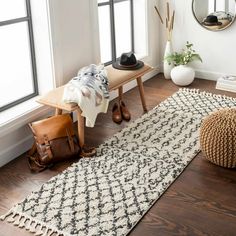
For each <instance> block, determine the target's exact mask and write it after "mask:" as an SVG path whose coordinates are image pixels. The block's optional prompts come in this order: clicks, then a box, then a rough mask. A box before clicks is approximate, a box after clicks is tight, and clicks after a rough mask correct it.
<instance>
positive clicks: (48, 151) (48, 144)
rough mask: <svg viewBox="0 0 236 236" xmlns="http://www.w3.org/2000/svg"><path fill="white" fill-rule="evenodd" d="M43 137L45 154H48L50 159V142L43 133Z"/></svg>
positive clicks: (51, 156)
mask: <svg viewBox="0 0 236 236" xmlns="http://www.w3.org/2000/svg"><path fill="white" fill-rule="evenodd" d="M43 138H44V143H45V148H46V152H47V155H48V157H49V158H50V159H52V158H53V155H52V151H51V146H50V143H49V141H48V136H47V135H46V134H45V135H44V136H43Z"/></svg>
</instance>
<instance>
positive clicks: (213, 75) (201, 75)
mask: <svg viewBox="0 0 236 236" xmlns="http://www.w3.org/2000/svg"><path fill="white" fill-rule="evenodd" d="M159 68H160V72H162V73H163V64H161V65H160V67H159ZM223 75H226V74H224V73H220V72H212V71H207V70H195V77H196V78H198V79H205V80H211V81H217V79H218V78H219V77H221V76H223Z"/></svg>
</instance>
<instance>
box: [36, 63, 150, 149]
mask: <svg viewBox="0 0 236 236" xmlns="http://www.w3.org/2000/svg"><path fill="white" fill-rule="evenodd" d="M106 69H107V73H108V81H109V90H110V91H112V90H116V89H118V90H119V99H122V94H123V85H125V84H126V83H128V82H130V81H132V80H134V79H136V80H137V83H138V87H139V92H140V97H141V101H142V106H143V110H144V111H147V107H146V102H145V97H144V89H143V82H142V79H141V77H142V76H143V75H144V74H146V73H148V72H150V71H151V70H152V68H151V67H150V66H149V65H146V64H145V65H144V67H142V68H140V69H138V70H133V71H131V70H117V69H114V68H113V67H112V66H111V65H110V66H107V67H106ZM63 92H64V86H61V87H58V88H56V89H53V90H51V91H50V92H48V93H47V94H45V95H43V96H41V97H40V98H39V99H38V100H37V102H39V103H41V104H43V105H47V106H50V107H53V108H55V109H56V112H55V115H59V114H62V111H63V110H65V111H68V112H73V111H75V112H76V113H77V119H78V135H79V141H80V145H81V147H83V145H84V117H82V116H81V113H82V112H81V110H80V108H79V106H78V105H77V104H76V103H64V102H63V101H62V97H63Z"/></svg>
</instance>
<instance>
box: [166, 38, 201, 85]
mask: <svg viewBox="0 0 236 236" xmlns="http://www.w3.org/2000/svg"><path fill="white" fill-rule="evenodd" d="M192 47H193V44H192V43H189V42H187V43H186V47H185V49H182V52H180V53H179V52H174V53H172V54H170V55H168V56H167V57H165V60H166V61H167V62H168V63H169V64H171V63H173V64H174V66H175V67H174V68H173V69H172V70H171V79H172V81H173V82H174V83H175V84H176V85H179V86H187V85H189V84H191V83H192V82H193V80H194V77H195V71H194V69H193V68H192V67H190V66H189V65H188V64H189V63H190V62H192V61H196V60H199V61H201V62H202V59H201V57H200V55H199V54H197V53H196V52H195V50H193V48H192Z"/></svg>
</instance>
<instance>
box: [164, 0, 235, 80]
mask: <svg viewBox="0 0 236 236" xmlns="http://www.w3.org/2000/svg"><path fill="white" fill-rule="evenodd" d="M171 3H172V6H173V7H174V8H175V10H176V21H175V25H174V33H173V40H172V42H173V47H174V50H180V49H181V48H182V47H184V45H185V43H186V41H187V40H188V41H190V42H192V43H193V44H194V48H195V49H196V51H197V52H198V53H199V54H200V55H201V57H202V59H203V63H194V67H195V68H196V72H197V76H199V77H202V78H205V79H212V80H216V79H217V78H218V77H219V76H220V75H221V74H232V75H236V66H235V65H236V64H235V59H234V58H235V55H236V46H235V42H236V23H234V24H233V25H232V26H231V27H230V28H228V29H226V30H223V31H218V32H211V31H208V30H206V29H204V28H203V27H201V26H200V25H199V24H198V23H197V22H196V20H195V18H194V16H193V14H192V1H190V0H172V1H171ZM160 4H161V11H162V14H164V10H165V1H160ZM165 42H166V39H165V36H164V32H163V28H162V42H161V45H160V46H161V54H160V57H161V58H162V56H163V54H164V47H165ZM161 58H160V60H161Z"/></svg>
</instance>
